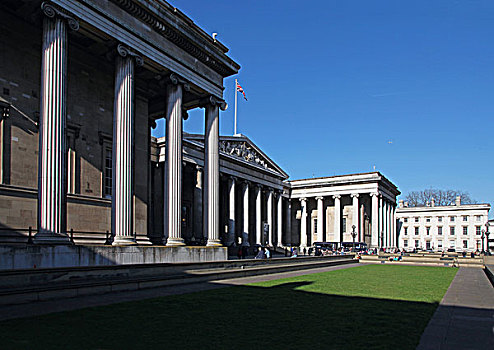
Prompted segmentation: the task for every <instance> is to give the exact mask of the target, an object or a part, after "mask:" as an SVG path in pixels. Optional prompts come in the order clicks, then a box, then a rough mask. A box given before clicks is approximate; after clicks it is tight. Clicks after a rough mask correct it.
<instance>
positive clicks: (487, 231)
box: [485, 222, 491, 255]
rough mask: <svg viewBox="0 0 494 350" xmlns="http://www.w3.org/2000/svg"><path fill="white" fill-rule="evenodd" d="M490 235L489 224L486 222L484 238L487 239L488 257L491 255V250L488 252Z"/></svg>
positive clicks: (488, 249)
mask: <svg viewBox="0 0 494 350" xmlns="http://www.w3.org/2000/svg"><path fill="white" fill-rule="evenodd" d="M490 234H491V233H490V232H489V222H487V223H486V224H485V237H486V238H487V253H488V254H489V255H490V254H491V250H490V247H489V235H490Z"/></svg>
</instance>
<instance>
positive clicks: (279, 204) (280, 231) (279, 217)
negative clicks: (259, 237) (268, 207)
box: [276, 192, 283, 247]
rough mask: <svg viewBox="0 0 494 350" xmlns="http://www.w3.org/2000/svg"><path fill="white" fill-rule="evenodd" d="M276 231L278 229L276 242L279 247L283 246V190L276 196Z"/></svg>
mask: <svg viewBox="0 0 494 350" xmlns="http://www.w3.org/2000/svg"><path fill="white" fill-rule="evenodd" d="M276 200H277V202H276V208H277V210H276V220H277V223H276V231H277V236H276V244H277V245H278V247H281V246H282V245H283V242H282V239H283V237H282V236H283V197H282V196H281V192H279V193H278V194H277V196H276Z"/></svg>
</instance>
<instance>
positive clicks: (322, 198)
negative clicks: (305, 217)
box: [316, 196, 324, 201]
mask: <svg viewBox="0 0 494 350" xmlns="http://www.w3.org/2000/svg"><path fill="white" fill-rule="evenodd" d="M316 200H317V201H319V200H324V197H322V196H317V197H316Z"/></svg>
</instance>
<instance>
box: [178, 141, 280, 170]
mask: <svg viewBox="0 0 494 350" xmlns="http://www.w3.org/2000/svg"><path fill="white" fill-rule="evenodd" d="M184 139H186V140H188V141H193V142H198V143H200V144H202V145H203V144H204V136H203V135H196V134H184ZM219 150H220V153H221V154H224V155H227V156H229V157H232V158H234V159H237V160H240V161H242V162H246V163H248V164H249V165H253V166H256V167H259V168H262V169H266V170H270V171H272V172H276V173H278V174H279V176H280V177H282V178H284V179H286V178H288V174H287V173H285V172H284V171H283V169H281V168H280V167H279V166H278V165H277V164H276V163H275V162H273V160H271V159H270V158H269V157H268V156H267V155H266V154H265V153H264V152H263V151H261V149H260V148H259V147H257V146H256V145H255V144H254V142H252V140H251V139H249V138H248V137H247V136H245V135H241V134H239V135H237V136H220V144H219Z"/></svg>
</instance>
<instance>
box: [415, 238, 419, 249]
mask: <svg viewBox="0 0 494 350" xmlns="http://www.w3.org/2000/svg"><path fill="white" fill-rule="evenodd" d="M418 247H419V240H418V239H416V240H415V248H418Z"/></svg>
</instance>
